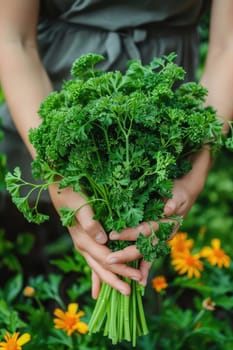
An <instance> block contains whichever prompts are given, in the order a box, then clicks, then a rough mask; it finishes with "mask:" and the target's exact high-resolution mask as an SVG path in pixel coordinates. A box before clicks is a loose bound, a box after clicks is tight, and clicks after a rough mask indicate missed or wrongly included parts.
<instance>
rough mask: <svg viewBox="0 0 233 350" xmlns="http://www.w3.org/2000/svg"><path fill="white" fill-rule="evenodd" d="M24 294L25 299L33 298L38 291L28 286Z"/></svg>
mask: <svg viewBox="0 0 233 350" xmlns="http://www.w3.org/2000/svg"><path fill="white" fill-rule="evenodd" d="M23 294H24V295H25V297H28V298H31V297H33V296H34V295H35V294H36V291H35V289H34V288H33V287H30V286H26V287H25V288H24V290H23Z"/></svg>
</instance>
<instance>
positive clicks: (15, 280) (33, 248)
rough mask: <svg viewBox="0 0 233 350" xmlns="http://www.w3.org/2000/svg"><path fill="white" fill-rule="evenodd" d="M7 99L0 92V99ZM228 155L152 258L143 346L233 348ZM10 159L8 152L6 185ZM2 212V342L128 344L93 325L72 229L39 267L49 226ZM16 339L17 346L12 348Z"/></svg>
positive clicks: (1, 345)
mask: <svg viewBox="0 0 233 350" xmlns="http://www.w3.org/2000/svg"><path fill="white" fill-rule="evenodd" d="M208 19H209V18H208V16H205V17H204V18H203V20H202V22H201V26H200V35H201V42H202V44H201V46H200V66H199V69H198V72H197V75H198V76H200V74H201V71H202V67H203V63H204V60H205V57H206V52H207V49H208V32H209V31H208V24H209V22H208ZM3 100H4V97H3V95H2V93H1V91H0V103H2V102H3ZM2 137H4V134H2V135H1V138H2ZM231 160H232V154H231V153H230V152H228V151H227V150H223V152H222V153H221V155H220V156H219V157H218V159H217V161H216V162H215V164H214V166H213V168H212V171H211V173H210V174H209V177H208V180H207V183H206V186H205V189H204V190H203V192H202V193H201V195H200V197H199V198H198V200H197V202H196V203H195V205H194V206H193V208H192V210H191V212H190V213H189V215H188V217H187V218H186V219H185V221H184V223H183V225H182V228H181V231H182V232H181V233H180V234H178V235H177V239H176V241H173V245H172V250H171V254H170V255H169V256H167V257H166V258H163V259H159V260H158V261H157V262H156V263H155V264H154V265H153V267H152V269H151V273H150V278H149V282H148V285H147V287H146V289H145V295H144V297H143V300H144V307H145V312H146V317H147V322H148V327H149V334H148V335H147V336H144V337H141V338H139V339H138V343H137V346H136V349H139V350H141V349H144V350H151V349H156V350H160V349H161V350H168V349H173V350H183V349H190V350H192V349H193V350H196V349H198V350H205V349H207V348H208V349H211V350H221V349H222V350H223V349H224V350H232V349H233V332H232V330H233V329H232V328H233V323H232V319H233V317H232V316H233V312H232V308H233V264H232V262H231V259H232V258H233V252H232V246H233V234H232V232H233V205H232V203H233V167H231V166H229V165H230V164H231ZM4 164H5V157H4V155H1V157H0V166H1V177H0V181H1V187H0V189H1V190H2V189H3V187H4V177H3V169H4ZM0 217H1V227H0V273H1V284H0V349H1V350H2V349H4V350H7V349H13V350H14V349H15V350H18V349H21V348H23V349H25V350H27V349H28V350H32V349H33V350H35V349H36V350H40V349H48V350H49V349H50V350H63V349H64V350H65V349H80V350H86V349H94V350H95V349H96V350H97V349H98V350H105V349H122V350H124V349H131V348H132V345H131V344H130V343H128V342H123V343H121V344H118V345H116V346H113V345H112V344H111V342H110V341H109V340H108V339H107V338H106V337H104V336H102V335H100V334H96V335H89V334H88V333H86V326H85V325H86V324H88V321H89V319H90V317H91V313H92V310H93V308H94V301H93V300H92V299H91V292H90V290H91V278H90V270H89V268H88V266H87V265H86V263H85V261H84V260H83V258H82V257H81V256H80V254H78V253H77V252H75V251H74V250H73V248H72V242H71V240H70V237H69V235H68V234H67V232H66V231H65V229H64V232H61V234H60V236H59V237H57V238H56V239H52V240H51V241H50V243H49V244H47V245H46V246H44V247H43V259H44V260H43V261H42V260H41V261H38V262H37V265H36V268H35V269H33V264H32V261H33V259H34V260H35V259H36V257H37V255H36V254H37V250H38V245H41V244H43V235H45V234H46V233H45V232H42V231H40V230H38V229H36V228H35V226H33V225H32V226H30V225H29V226H28V229H27V230H26V231H23V232H21V231H20V230H19V231H18V230H17V227H15V229H14V231H15V230H16V234H15V232H14V233H13V232H10V231H9V228H8V227H7V225H6V224H5V223H6V218H4V217H3V214H2V213H1V212H0ZM10 220H12V222H14V218H10ZM22 220H23V218H22ZM34 228H35V230H34ZM51 230H52V226H51ZM179 249H180V250H181V251H182V249H186V250H188V253H189V258H190V259H191V260H190V259H189V261H191V263H192V264H190V265H188V262H187V260H186V265H185V264H184V261H178V262H177V261H176V262H175V258H176V257H175V256H174V255H172V254H173V253H174V251H175V250H179ZM46 262H49V263H48V264H47V263H46ZM182 263H183V265H182ZM179 264H181V265H179ZM179 267H180V268H179ZM77 303H78V309H77ZM67 307H68V310H67V313H64V312H65V311H66V309H67ZM55 309H56V312H55V315H54V310H55ZM58 309H59V310H58ZM79 310H81V311H84V312H85V314H84V315H82V313H78V312H79ZM72 317H73V318H72ZM54 319H57V320H56V321H55V322H54ZM70 319H72V320H74V319H75V324H74V325H75V327H76V328H73V329H72V327H71V328H69V324H68V323H69V322H68V320H70ZM58 320H59V321H58ZM55 326H58V328H56V327H55ZM59 327H60V328H59ZM69 330H70V331H69ZM17 332H18V333H19V334H18V333H17ZM6 334H8V335H6ZM4 337H5V338H4ZM11 341H12V344H13V345H14V344H15V347H12V348H10V347H9V344H10V342H11ZM16 345H17V346H18V348H17V347H16ZM7 346H8V347H7Z"/></svg>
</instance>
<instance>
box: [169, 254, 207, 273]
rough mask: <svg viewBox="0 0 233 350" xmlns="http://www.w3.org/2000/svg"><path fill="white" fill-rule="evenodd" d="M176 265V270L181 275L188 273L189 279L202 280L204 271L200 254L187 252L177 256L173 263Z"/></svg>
mask: <svg viewBox="0 0 233 350" xmlns="http://www.w3.org/2000/svg"><path fill="white" fill-rule="evenodd" d="M171 263H172V265H174V269H175V270H176V271H177V272H178V274H179V275H184V274H186V273H187V277H188V278H192V277H196V278H200V276H201V271H202V270H203V263H202V261H200V254H193V255H192V254H191V253H190V252H185V253H184V254H179V255H178V254H177V255H176V256H175V257H174V258H173V259H172V261H171Z"/></svg>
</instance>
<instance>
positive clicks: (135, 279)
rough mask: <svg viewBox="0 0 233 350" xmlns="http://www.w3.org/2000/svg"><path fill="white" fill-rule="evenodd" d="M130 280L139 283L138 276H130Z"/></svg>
mask: <svg viewBox="0 0 233 350" xmlns="http://www.w3.org/2000/svg"><path fill="white" fill-rule="evenodd" d="M131 280H134V281H139V280H140V277H138V276H131Z"/></svg>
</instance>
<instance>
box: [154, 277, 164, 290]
mask: <svg viewBox="0 0 233 350" xmlns="http://www.w3.org/2000/svg"><path fill="white" fill-rule="evenodd" d="M152 287H153V288H154V289H155V290H156V292H161V290H163V289H166V288H167V281H166V278H165V277H164V276H157V277H154V278H153V279H152Z"/></svg>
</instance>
